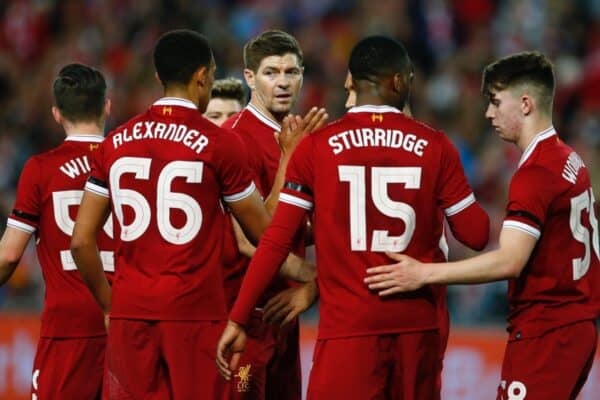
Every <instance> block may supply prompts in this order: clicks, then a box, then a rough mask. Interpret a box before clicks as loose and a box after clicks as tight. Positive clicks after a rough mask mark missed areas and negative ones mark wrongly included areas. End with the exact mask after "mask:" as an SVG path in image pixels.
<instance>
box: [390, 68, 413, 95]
mask: <svg viewBox="0 0 600 400" xmlns="http://www.w3.org/2000/svg"><path fill="white" fill-rule="evenodd" d="M407 79H408V80H410V79H412V78H411V77H409V76H406V75H405V74H402V73H400V72H397V73H395V74H394V77H393V79H392V82H393V87H394V90H395V91H396V92H398V93H402V92H404V91H408V90H409V89H410V81H407Z"/></svg>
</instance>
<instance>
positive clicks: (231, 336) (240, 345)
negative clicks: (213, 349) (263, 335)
mask: <svg viewBox="0 0 600 400" xmlns="http://www.w3.org/2000/svg"><path fill="white" fill-rule="evenodd" d="M245 346H246V332H244V328H243V327H242V326H241V325H240V324H237V323H235V322H233V321H231V320H230V321H227V326H225V330H224V331H223V333H222V334H221V338H220V339H219V343H218V344H217V359H216V362H217V369H218V370H219V373H220V374H221V376H223V378H225V379H226V380H228V381H229V380H231V375H232V374H233V371H235V369H236V368H237V365H238V362H239V361H240V356H241V355H242V352H243V351H244V347H245ZM229 356H231V360H230V361H229V362H228V361H227V358H228V357H229Z"/></svg>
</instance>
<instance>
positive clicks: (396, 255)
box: [385, 251, 410, 261]
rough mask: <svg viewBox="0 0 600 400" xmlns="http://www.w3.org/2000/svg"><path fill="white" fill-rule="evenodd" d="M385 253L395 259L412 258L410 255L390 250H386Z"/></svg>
mask: <svg viewBox="0 0 600 400" xmlns="http://www.w3.org/2000/svg"><path fill="white" fill-rule="evenodd" d="M385 255H386V256H388V257H389V258H391V259H392V260H394V261H402V260H406V259H410V257H408V256H406V255H404V254H400V253H392V252H389V251H386V252H385Z"/></svg>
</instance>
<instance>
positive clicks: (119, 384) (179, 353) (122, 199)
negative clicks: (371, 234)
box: [73, 30, 266, 400]
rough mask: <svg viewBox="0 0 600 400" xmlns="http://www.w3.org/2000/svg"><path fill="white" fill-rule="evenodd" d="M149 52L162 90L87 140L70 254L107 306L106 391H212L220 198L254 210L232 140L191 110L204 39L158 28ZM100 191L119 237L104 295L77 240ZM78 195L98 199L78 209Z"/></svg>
mask: <svg viewBox="0 0 600 400" xmlns="http://www.w3.org/2000/svg"><path fill="white" fill-rule="evenodd" d="M191 55H193V56H191ZM154 62H155V66H156V70H157V74H158V77H159V78H160V80H161V82H162V83H163V85H164V87H165V95H166V97H163V98H162V99H160V100H158V101H156V102H155V103H154V104H153V105H152V106H151V107H150V108H149V109H148V111H146V112H145V113H143V114H141V115H139V116H137V117H135V118H133V119H132V120H130V121H129V122H127V123H126V124H124V125H122V126H120V127H118V128H116V129H115V130H114V131H112V132H111V134H110V135H109V136H108V137H107V139H106V140H105V142H104V143H103V144H102V145H101V147H100V149H99V150H98V152H99V155H98V157H97V158H96V162H95V163H94V165H93V168H92V173H91V176H90V179H89V181H88V183H87V185H86V190H87V191H88V192H89V193H86V197H84V200H83V202H82V207H81V210H82V212H80V214H79V216H78V219H77V224H76V228H75V234H74V236H73V242H74V243H75V244H74V245H73V249H74V250H73V254H74V256H75V257H76V261H77V263H78V267H79V269H80V271H82V274H83V275H84V278H85V279H86V282H87V283H88V285H89V286H90V288H92V290H93V291H94V294H95V295H96V297H97V298H98V299H99V301H100V303H101V304H103V307H105V308H109V307H110V317H111V323H110V330H109V348H110V352H109V356H108V360H109V361H108V368H109V372H110V374H111V387H110V388H109V390H110V392H111V393H112V392H113V391H120V392H123V391H125V392H128V393H129V394H130V395H131V396H132V397H133V398H136V399H138V398H139V399H141V398H143V399H166V398H169V399H173V400H177V399H200V398H202V399H205V398H206V399H210V398H217V397H218V396H221V395H222V393H224V392H223V389H224V388H222V387H221V386H223V382H222V381H220V380H219V378H218V376H217V375H216V374H215V373H214V368H213V362H214V361H213V359H212V357H211V355H212V354H214V351H215V347H216V342H217V338H218V334H219V332H220V330H221V329H222V326H223V323H224V321H225V316H226V306H225V297H224V293H223V278H222V268H223V260H222V240H223V223H222V220H223V209H222V206H221V202H220V201H221V200H224V201H226V202H228V203H230V204H232V203H235V204H241V203H243V201H242V200H244V199H247V198H253V199H255V200H256V202H255V203H253V204H258V205H259V206H260V207H261V209H262V210H263V211H264V208H263V207H262V202H261V201H260V198H259V196H258V193H257V192H256V191H255V186H254V184H253V182H252V176H251V175H250V173H249V170H248V169H247V166H246V157H245V154H244V153H243V152H242V153H240V152H239V149H240V148H241V141H239V139H237V136H236V135H235V134H233V133H232V132H228V131H224V130H222V129H220V128H219V127H217V126H216V125H214V124H212V123H211V122H209V121H208V120H206V119H204V118H203V117H202V115H201V113H202V112H203V111H204V109H205V108H206V104H207V103H208V99H209V97H210V89H211V86H212V82H213V76H214V70H215V63H214V59H213V57H212V51H211V49H210V47H209V45H208V43H207V41H206V39H205V38H204V37H203V36H201V35H199V34H197V33H195V32H193V31H188V30H176V31H171V32H168V33H166V34H164V35H163V36H162V37H161V38H160V39H159V41H158V43H157V45H156V47H155V51H154ZM109 198H110V204H111V206H112V211H113V213H114V215H115V219H116V220H117V221H118V223H115V237H117V238H118V239H119V240H120V242H119V247H118V250H117V255H116V260H115V262H116V265H117V270H118V271H119V272H118V273H117V275H116V276H115V282H114V285H113V289H112V299H111V298H110V296H107V295H106V294H103V293H106V291H107V290H106V288H104V289H102V290H100V291H96V290H95V289H96V288H97V287H98V286H99V285H100V286H104V287H105V284H104V283H102V282H99V283H98V284H97V283H96V282H98V281H94V279H92V280H91V281H90V280H89V277H90V273H89V271H90V270H89V268H88V265H94V264H96V263H95V261H94V262H92V263H88V262H87V260H92V261H93V259H94V257H90V254H91V255H92V256H93V249H92V251H91V252H87V251H86V250H89V249H87V248H86V249H84V250H83V252H82V247H80V246H78V245H77V244H76V242H77V241H78V240H79V239H78V238H79V237H81V235H79V233H78V232H81V231H85V232H86V233H85V235H84V236H86V237H88V236H89V233H90V232H91V233H92V234H93V231H94V230H95V229H96V228H97V220H98V218H99V215H101V214H102V212H103V211H102V210H100V211H94V210H93V208H98V207H100V208H101V209H105V208H108V206H109V201H108V199H109ZM86 199H90V201H91V202H94V203H97V204H98V206H97V207H91V208H88V207H87V206H86V204H91V203H86ZM235 204H232V205H231V207H232V209H233V210H234V212H235V210H236V208H235V207H236V206H235ZM245 209H246V210H249V211H253V210H252V209H250V208H248V207H247V206H246V208H245ZM86 213H89V214H86ZM264 215H266V211H264ZM236 216H237V217H239V208H238V214H236ZM87 220H91V221H92V222H91V223H87V222H86V221H87ZM88 225H90V226H94V228H93V229H92V230H87V229H86V228H85V227H86V226H88ZM265 225H266V222H265ZM78 227H83V228H81V229H80V230H79V231H78ZM251 233H253V234H254V233H255V232H254V231H251ZM255 236H256V235H254V236H253V237H255ZM78 250H79V251H78ZM80 261H82V262H80ZM96 265H97V264H96ZM82 266H83V267H82ZM90 282H92V283H90ZM132 365H133V366H136V365H137V366H142V365H143V366H144V367H143V368H142V367H140V368H138V367H134V368H132ZM198 374H200V376H199V375H198Z"/></svg>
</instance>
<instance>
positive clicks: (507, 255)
mask: <svg viewBox="0 0 600 400" xmlns="http://www.w3.org/2000/svg"><path fill="white" fill-rule="evenodd" d="M535 244H536V239H535V238H534V237H533V236H531V235H529V234H527V233H525V232H521V231H519V230H515V229H511V228H503V229H502V231H501V232H500V245H499V248H498V249H497V250H493V251H490V252H487V253H484V254H481V255H478V256H475V257H472V258H468V259H466V260H461V261H455V262H450V263H437V264H423V263H420V262H418V261H416V260H414V259H413V258H410V257H408V256H406V255H403V254H391V253H390V254H388V256H389V257H390V258H392V259H394V260H396V261H398V263H396V264H390V265H384V266H379V267H374V268H369V269H367V275H368V277H367V278H366V279H365V283H367V285H368V286H369V289H371V290H377V291H378V292H379V294H380V295H382V296H385V295H390V294H393V293H398V292H406V291H411V290H416V289H418V288H420V287H422V286H423V285H427V284H433V283H442V284H452V283H463V284H473V283H484V282H493V281H498V280H503V279H510V278H516V277H518V276H519V275H520V274H521V271H522V270H523V268H524V267H525V265H526V264H527V260H528V259H529V256H530V255H531V253H532V251H533V249H534V247H535Z"/></svg>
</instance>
